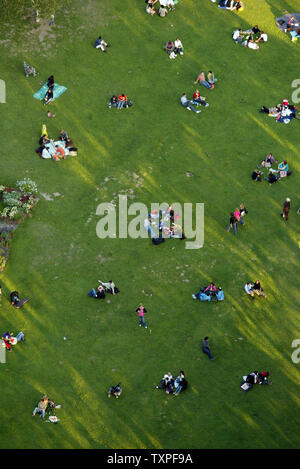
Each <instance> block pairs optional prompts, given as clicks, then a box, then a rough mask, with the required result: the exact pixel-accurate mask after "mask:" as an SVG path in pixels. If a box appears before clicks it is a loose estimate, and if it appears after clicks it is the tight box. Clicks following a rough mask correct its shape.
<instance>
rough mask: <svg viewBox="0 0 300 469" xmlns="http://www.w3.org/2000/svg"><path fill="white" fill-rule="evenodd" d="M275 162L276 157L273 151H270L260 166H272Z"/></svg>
mask: <svg viewBox="0 0 300 469" xmlns="http://www.w3.org/2000/svg"><path fill="white" fill-rule="evenodd" d="M273 163H275V158H274V156H273V155H272V153H268V155H267V156H266V157H265V159H264V160H263V161H262V162H261V163H260V165H259V166H258V167H259V168H270V167H271V166H272V164H273Z"/></svg>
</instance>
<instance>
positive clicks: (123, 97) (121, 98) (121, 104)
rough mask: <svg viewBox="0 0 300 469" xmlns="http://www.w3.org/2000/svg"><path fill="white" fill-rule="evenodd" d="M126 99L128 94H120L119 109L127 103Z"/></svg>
mask: <svg viewBox="0 0 300 469" xmlns="http://www.w3.org/2000/svg"><path fill="white" fill-rule="evenodd" d="M126 99H127V96H126V94H120V95H119V96H118V104H117V109H122V107H123V106H124V104H125V101H126Z"/></svg>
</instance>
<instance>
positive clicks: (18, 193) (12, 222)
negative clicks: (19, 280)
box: [0, 178, 39, 273]
mask: <svg viewBox="0 0 300 469" xmlns="http://www.w3.org/2000/svg"><path fill="white" fill-rule="evenodd" d="M16 186H17V187H18V189H15V188H13V187H5V186H0V207H1V210H0V273H1V272H2V271H3V270H4V268H5V266H6V264H7V261H8V257H9V243H10V240H11V239H12V236H13V232H14V230H15V229H16V228H17V226H18V225H19V223H21V222H22V221H23V220H24V219H25V218H26V217H27V216H30V212H31V210H32V209H33V208H34V206H35V205H36V204H37V202H38V200H39V199H38V197H37V195H35V194H36V193H37V186H36V183H35V182H33V181H31V180H30V179H29V178H25V179H24V180H23V181H18V182H17V183H16Z"/></svg>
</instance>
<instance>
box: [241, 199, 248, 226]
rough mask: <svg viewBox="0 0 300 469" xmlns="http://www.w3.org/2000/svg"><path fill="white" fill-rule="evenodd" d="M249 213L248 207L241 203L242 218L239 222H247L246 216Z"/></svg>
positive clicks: (242, 223)
mask: <svg viewBox="0 0 300 469" xmlns="http://www.w3.org/2000/svg"><path fill="white" fill-rule="evenodd" d="M247 213H248V210H247V209H246V207H245V205H244V204H240V219H239V223H240V224H241V225H244V224H245V220H244V216H245V215H246V214H247Z"/></svg>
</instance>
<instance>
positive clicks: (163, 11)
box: [157, 5, 168, 18]
mask: <svg viewBox="0 0 300 469" xmlns="http://www.w3.org/2000/svg"><path fill="white" fill-rule="evenodd" d="M157 13H158V16H160V17H161V18H165V16H166V15H167V14H168V10H167V8H166V7H164V6H162V5H161V6H160V8H159V10H158V12H157Z"/></svg>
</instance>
